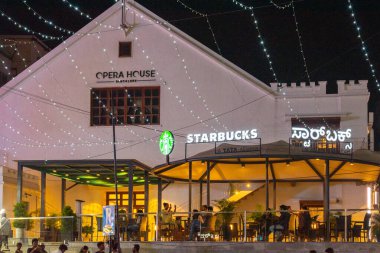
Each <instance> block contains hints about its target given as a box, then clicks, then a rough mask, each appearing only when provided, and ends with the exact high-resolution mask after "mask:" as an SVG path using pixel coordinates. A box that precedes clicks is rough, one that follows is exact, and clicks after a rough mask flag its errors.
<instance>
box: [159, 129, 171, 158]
mask: <svg viewBox="0 0 380 253" xmlns="http://www.w3.org/2000/svg"><path fill="white" fill-rule="evenodd" d="M159 146H160V151H161V154H163V155H169V154H170V153H171V152H172V151H173V148H174V136H173V134H172V132H170V131H167V130H165V131H163V132H162V134H161V136H160V141H159Z"/></svg>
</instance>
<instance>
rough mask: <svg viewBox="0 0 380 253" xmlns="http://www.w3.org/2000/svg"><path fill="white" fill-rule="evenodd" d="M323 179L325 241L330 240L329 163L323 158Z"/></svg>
mask: <svg viewBox="0 0 380 253" xmlns="http://www.w3.org/2000/svg"><path fill="white" fill-rule="evenodd" d="M325 167H326V168H325V180H324V198H323V208H324V220H325V223H326V241H328V242H329V241H330V163H329V160H328V159H326V160H325Z"/></svg>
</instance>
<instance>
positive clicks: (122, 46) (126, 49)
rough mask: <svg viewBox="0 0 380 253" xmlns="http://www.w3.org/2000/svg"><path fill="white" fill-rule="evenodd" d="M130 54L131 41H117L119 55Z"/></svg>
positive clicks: (126, 55)
mask: <svg viewBox="0 0 380 253" xmlns="http://www.w3.org/2000/svg"><path fill="white" fill-rule="evenodd" d="M131 56H132V42H130V41H127V42H119V57H131Z"/></svg>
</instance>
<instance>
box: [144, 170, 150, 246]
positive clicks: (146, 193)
mask: <svg viewBox="0 0 380 253" xmlns="http://www.w3.org/2000/svg"><path fill="white" fill-rule="evenodd" d="M144 213H145V215H146V217H147V219H148V217H149V173H148V171H144ZM147 224H149V220H148V222H147ZM144 240H145V241H147V240H148V233H144Z"/></svg>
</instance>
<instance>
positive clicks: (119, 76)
mask: <svg viewBox="0 0 380 253" xmlns="http://www.w3.org/2000/svg"><path fill="white" fill-rule="evenodd" d="M95 77H96V79H97V80H96V82H97V83H135V82H147V81H156V70H154V69H144V70H128V71H99V72H97V73H96V74H95Z"/></svg>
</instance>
